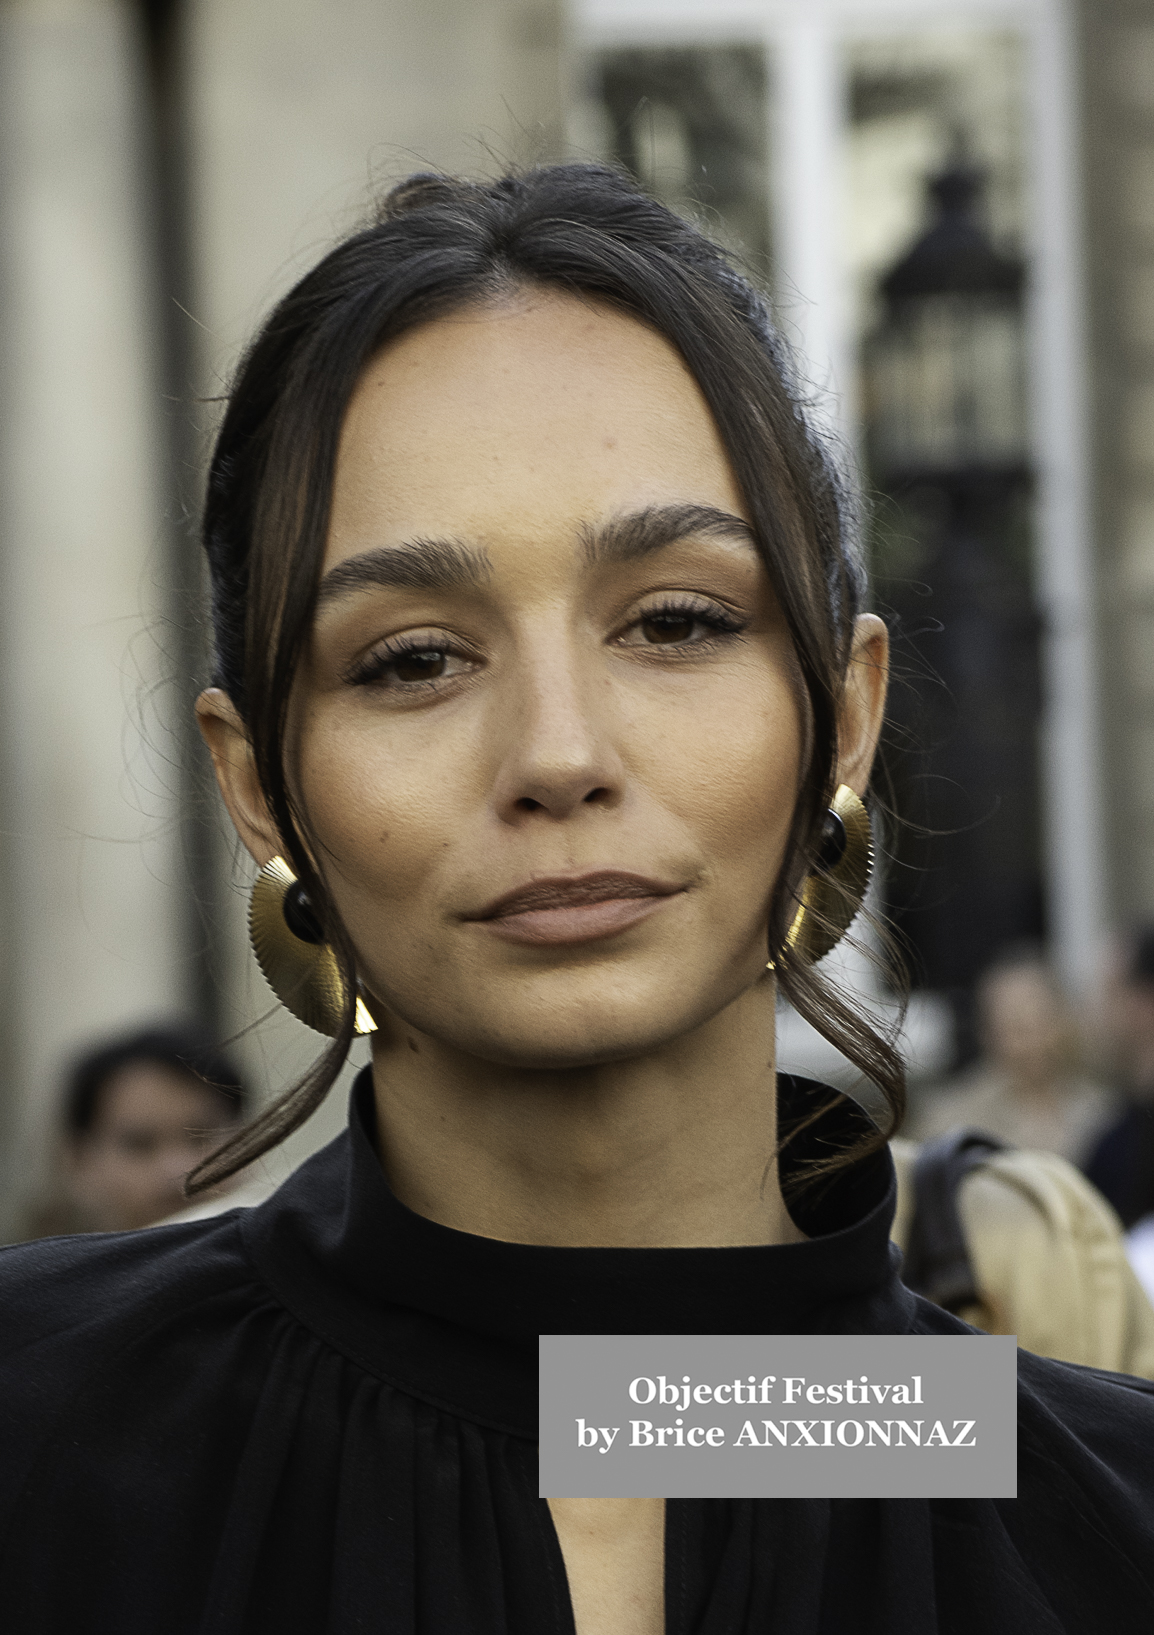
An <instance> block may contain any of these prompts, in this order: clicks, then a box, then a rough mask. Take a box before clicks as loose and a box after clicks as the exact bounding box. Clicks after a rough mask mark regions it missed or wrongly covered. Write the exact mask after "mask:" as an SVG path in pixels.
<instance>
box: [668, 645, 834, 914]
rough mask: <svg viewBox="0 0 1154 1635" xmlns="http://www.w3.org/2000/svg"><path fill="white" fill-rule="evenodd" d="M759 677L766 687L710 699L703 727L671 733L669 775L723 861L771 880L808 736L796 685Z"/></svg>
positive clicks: (714, 855) (676, 797) (701, 717)
mask: <svg viewBox="0 0 1154 1635" xmlns="http://www.w3.org/2000/svg"><path fill="white" fill-rule="evenodd" d="M757 679H758V680H759V681H760V682H761V683H762V684H761V685H760V686H753V687H749V688H743V689H740V690H737V691H731V692H727V694H726V696H725V697H724V698H714V699H711V700H707V701H706V700H703V707H702V708H701V709H700V710H698V711H696V712H695V715H696V719H695V722H694V727H695V729H696V730H694V731H689V730H684V731H682V732H679V733H677V734H676V735H675V736H674V737H673V738H672V739H671V743H672V744H673V745H674V746H675V749H674V754H673V756H672V757H671V761H670V764H669V765H668V766H667V768H666V772H665V777H664V779H663V782H664V783H665V786H666V788H667V790H668V792H669V799H670V801H671V804H672V805H673V806H674V807H675V809H676V810H677V811H678V812H679V813H680V814H681V815H682V816H683V817H684V818H685V819H686V820H688V821H689V822H691V823H692V825H693V827H694V829H695V831H696V834H697V838H698V840H699V842H700V844H701V848H702V851H703V854H704V855H705V856H706V857H707V858H709V859H710V860H711V861H712V862H713V863H714V865H715V866H716V867H718V868H722V867H724V868H725V869H726V870H727V871H734V870H736V873H737V875H744V874H745V873H746V872H748V873H749V874H751V875H757V876H759V877H760V878H762V879H764V880H765V882H766V883H767V886H768V884H770V883H771V877H772V876H773V875H774V874H775V873H776V870H777V867H778V865H779V863H780V860H781V855H782V851H783V849H784V846H785V842H786V838H787V836H788V834H789V828H790V823H791V822H792V818H793V808H794V802H795V800H796V796H797V786H798V779H799V776H800V764H801V735H800V730H799V723H798V714H797V709H796V706H795V703H794V700H793V696H792V692H791V691H790V689H789V688H788V686H787V685H784V684H782V683H781V682H780V681H779V680H778V678H777V677H776V676H770V677H769V678H765V677H764V676H762V677H759V678H757ZM735 884H736V881H735ZM738 889H743V888H741V887H739V888H738Z"/></svg>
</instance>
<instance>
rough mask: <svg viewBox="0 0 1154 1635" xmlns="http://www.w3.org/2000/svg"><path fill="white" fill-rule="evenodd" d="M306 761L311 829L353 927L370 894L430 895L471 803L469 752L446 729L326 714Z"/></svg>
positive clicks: (389, 900)
mask: <svg viewBox="0 0 1154 1635" xmlns="http://www.w3.org/2000/svg"><path fill="white" fill-rule="evenodd" d="M298 764H299V765H300V767H301V793H302V797H303V804H304V809H305V812H306V814H307V818H308V823H309V827H310V829H311V830H312V833H313V834H314V835H315V836H316V839H317V841H318V843H319V846H320V848H321V849H322V852H323V856H324V866H325V873H326V876H327V877H328V878H329V881H330V885H331V888H332V890H333V892H334V894H335V896H336V898H337V906H338V909H339V911H340V912H341V915H342V918H344V920H345V923H346V925H348V926H349V928H350V930H351V929H352V920H353V919H355V918H356V917H357V913H356V911H357V906H358V905H359V904H360V903H361V901H362V899H364V898H366V897H367V898H370V899H372V901H373V903H374V904H375V905H376V906H377V907H380V906H382V905H387V906H389V907H390V909H392V910H393V911H394V912H395V911H396V910H398V909H399V908H400V906H401V905H403V904H406V903H412V902H413V901H414V899H416V898H419V897H420V895H421V891H422V887H423V886H426V885H427V884H428V882H429V881H430V879H431V878H432V876H433V875H434V874H435V872H436V864H437V862H438V859H440V858H441V857H443V856H444V854H445V852H446V851H447V850H448V849H449V848H450V847H451V845H452V842H453V838H454V836H455V835H456V834H457V833H458V832H459V830H460V826H461V822H462V819H463V817H464V816H465V809H466V808H467V807H468V804H469V800H468V784H469V772H470V769H469V766H468V755H467V752H466V753H452V752H451V746H450V744H449V742H448V739H447V735H445V734H440V735H438V734H425V735H418V734H412V733H409V734H406V733H404V732H402V733H399V734H397V733H394V734H390V735H389V736H388V740H387V741H385V735H384V734H383V733H382V732H381V730H380V727H379V725H378V724H376V723H373V722H372V721H371V720H369V721H358V722H348V721H340V720H337V721H332V720H325V721H318V722H316V723H315V724H314V725H313V727H312V730H306V732H305V733H304V734H303V735H302V739H301V746H300V755H299V761H298Z"/></svg>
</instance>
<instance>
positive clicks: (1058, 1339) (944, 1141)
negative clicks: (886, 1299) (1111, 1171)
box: [890, 1130, 1154, 1379]
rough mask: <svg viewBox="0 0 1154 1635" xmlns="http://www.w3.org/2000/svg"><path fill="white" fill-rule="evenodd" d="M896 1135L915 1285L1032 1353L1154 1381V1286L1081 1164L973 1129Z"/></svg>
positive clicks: (902, 1239) (906, 1247) (898, 1221)
mask: <svg viewBox="0 0 1154 1635" xmlns="http://www.w3.org/2000/svg"><path fill="white" fill-rule="evenodd" d="M890 1145H891V1151H892V1153H893V1158H894V1165H895V1168H896V1170H897V1177H898V1198H897V1210H896V1213H895V1215H894V1223H893V1228H892V1231H891V1236H892V1238H893V1240H894V1242H895V1243H896V1244H897V1245H898V1247H899V1248H900V1249H901V1250H902V1253H903V1256H904V1262H903V1267H902V1280H903V1282H905V1283H906V1284H907V1286H908V1287H910V1288H912V1289H914V1290H916V1292H917V1293H918V1294H923V1295H925V1297H926V1299H927V1300H932V1301H934V1303H935V1304H936V1305H939V1306H943V1307H944V1308H945V1309H946V1310H947V1311H952V1312H954V1313H955V1314H956V1315H957V1316H958V1317H960V1318H962V1319H963V1321H964V1322H967V1323H973V1324H974V1325H975V1327H977V1328H981V1329H984V1330H985V1331H986V1332H987V1333H988V1334H1013V1335H1016V1336H1017V1340H1018V1344H1019V1345H1020V1346H1022V1347H1023V1348H1024V1349H1025V1350H1027V1351H1036V1352H1037V1353H1038V1354H1039V1355H1041V1356H1044V1357H1057V1358H1059V1359H1060V1360H1061V1361H1064V1362H1072V1363H1080V1364H1083V1365H1084V1366H1086V1367H1089V1368H1106V1369H1111V1370H1113V1371H1116V1372H1118V1373H1124V1374H1140V1375H1142V1376H1143V1378H1145V1379H1154V1307H1152V1306H1151V1304H1150V1295H1151V1294H1154V1290H1151V1289H1150V1288H1149V1286H1145V1287H1144V1285H1143V1282H1142V1279H1141V1278H1140V1276H1135V1270H1136V1269H1137V1268H1134V1267H1132V1266H1131V1263H1130V1260H1129V1259H1128V1258H1127V1245H1126V1242H1125V1240H1124V1238H1123V1235H1122V1227H1121V1223H1120V1221H1119V1220H1118V1217H1117V1215H1115V1213H1114V1211H1113V1210H1112V1209H1111V1208H1110V1206H1109V1204H1108V1203H1107V1202H1106V1200H1105V1199H1104V1198H1103V1197H1102V1196H1101V1194H1100V1193H1098V1192H1097V1191H1096V1190H1095V1189H1094V1188H1093V1187H1092V1186H1091V1185H1090V1183H1089V1182H1088V1181H1087V1180H1086V1178H1085V1176H1084V1175H1082V1174H1081V1173H1080V1172H1079V1171H1078V1170H1077V1169H1075V1168H1074V1166H1073V1165H1072V1164H1070V1163H1067V1161H1066V1160H1065V1159H1064V1158H1059V1157H1058V1155H1057V1154H1056V1153H1051V1152H1030V1151H1026V1150H1023V1149H1019V1148H1013V1147H1008V1146H1006V1145H1005V1144H1003V1143H1002V1142H1000V1141H997V1140H996V1139H994V1138H993V1137H990V1136H984V1135H980V1134H978V1133H977V1132H976V1131H973V1130H955V1131H951V1132H950V1133H949V1134H947V1135H944V1136H938V1137H937V1138H936V1139H935V1140H932V1141H929V1142H927V1143H926V1144H925V1146H922V1147H919V1146H917V1145H916V1144H915V1143H914V1142H912V1141H906V1140H902V1139H900V1138H898V1139H896V1140H894V1141H893V1142H891V1144H890Z"/></svg>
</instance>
